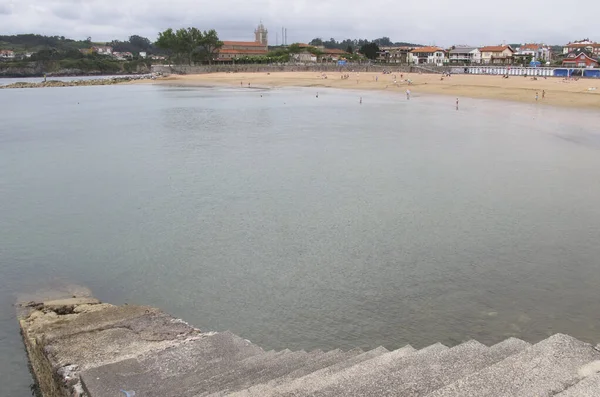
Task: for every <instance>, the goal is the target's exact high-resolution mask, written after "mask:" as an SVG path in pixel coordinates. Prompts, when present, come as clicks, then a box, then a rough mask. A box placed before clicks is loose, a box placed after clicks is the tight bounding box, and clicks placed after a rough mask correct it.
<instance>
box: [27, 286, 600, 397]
mask: <svg viewBox="0 0 600 397" xmlns="http://www.w3.org/2000/svg"><path fill="white" fill-rule="evenodd" d="M18 311H19V321H20V326H21V330H22V335H23V341H24V343H25V346H26V349H27V354H28V356H29V360H30V364H31V365H30V367H31V371H32V373H33V375H34V377H35V379H36V382H37V394H38V396H41V397H67V396H69V397H116V396H124V397H133V396H135V397H144V396H148V397H150V396H155V397H188V396H189V397H192V396H193V397H198V396H215V397H216V396H236V397H283V396H288V397H290V396H295V397H311V396H330V397H335V396H344V397H361V396H378V397H379V396H410V397H512V396H523V397H525V396H556V397H582V396H598V390H600V351H599V350H598V348H594V347H593V346H592V345H590V344H588V343H585V342H582V341H579V340H577V339H575V338H573V337H570V336H568V335H562V334H556V335H553V336H551V337H549V338H547V339H545V340H543V341H541V342H539V343H536V344H534V345H532V344H530V343H528V342H525V341H522V340H519V339H515V338H509V339H506V340H504V341H502V342H500V343H498V344H496V345H493V346H489V347H488V346H485V345H483V344H481V343H479V342H477V341H475V340H468V341H464V342H463V343H460V344H458V345H457V346H453V347H447V346H444V345H442V344H440V343H436V344H433V345H431V346H428V347H425V348H423V349H420V350H417V349H414V348H413V347H411V346H410V345H406V346H404V347H402V348H400V349H397V350H394V351H388V350H387V349H385V348H383V347H378V348H375V349H373V350H369V351H366V352H365V351H362V350H361V349H352V350H350V351H342V350H339V349H336V350H332V351H328V352H323V351H321V350H316V351H311V352H305V351H290V350H287V349H286V350H283V351H279V352H276V351H264V350H263V349H262V348H260V347H259V346H256V345H254V344H253V343H251V342H250V341H248V340H245V339H243V338H240V337H238V336H236V335H234V334H232V333H231V332H228V331H226V332H201V331H200V330H199V329H197V328H195V327H193V326H191V325H189V324H187V323H186V322H184V321H182V320H179V319H176V318H174V317H172V316H170V315H168V314H166V313H164V312H162V311H161V310H159V309H156V308H152V307H147V306H137V305H124V306H114V305H111V304H107V303H101V302H100V301H98V300H97V299H94V298H92V297H90V296H88V295H87V294H80V293H73V294H66V295H65V294H63V296H60V297H56V296H54V297H53V298H52V299H34V300H30V301H28V302H26V303H22V304H20V305H18Z"/></svg>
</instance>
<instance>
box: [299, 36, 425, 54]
mask: <svg viewBox="0 0 600 397" xmlns="http://www.w3.org/2000/svg"><path fill="white" fill-rule="evenodd" d="M371 43H375V44H377V45H378V46H382V47H385V46H413V47H421V45H420V44H411V43H405V42H392V40H390V38H389V37H380V38H378V39H375V40H367V39H345V40H342V41H337V40H336V39H334V38H330V39H329V40H327V41H325V40H323V39H322V38H320V37H317V38H314V39H312V40H311V41H310V43H309V44H310V45H313V46H323V47H325V48H330V49H333V48H337V49H339V50H345V51H348V49H354V48H361V47H362V46H364V45H367V44H371ZM348 52H350V51H348Z"/></svg>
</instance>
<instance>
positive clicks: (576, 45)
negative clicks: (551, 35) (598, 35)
mask: <svg viewBox="0 0 600 397" xmlns="http://www.w3.org/2000/svg"><path fill="white" fill-rule="evenodd" d="M565 47H568V48H585V47H592V48H600V43H591V44H584V43H569V44H567V45H566V46H565Z"/></svg>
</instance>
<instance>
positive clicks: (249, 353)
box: [81, 332, 265, 396]
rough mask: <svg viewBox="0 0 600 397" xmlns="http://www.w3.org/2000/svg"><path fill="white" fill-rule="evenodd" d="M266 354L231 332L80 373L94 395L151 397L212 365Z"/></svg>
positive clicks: (206, 335)
mask: <svg viewBox="0 0 600 397" xmlns="http://www.w3.org/2000/svg"><path fill="white" fill-rule="evenodd" d="M263 355H265V353H264V351H263V350H262V349H261V348H260V347H258V346H256V345H254V344H252V343H251V342H249V341H247V340H245V339H242V338H240V337H238V336H236V335H234V334H232V333H231V332H220V333H213V334H203V335H202V336H200V337H198V338H197V339H194V340H191V341H189V342H186V343H182V344H179V345H177V346H175V347H173V348H168V349H165V350H163V351H160V352H155V353H154V354H148V355H142V356H138V357H135V358H130V359H127V360H122V361H119V362H116V363H111V364H107V365H102V366H99V367H96V368H91V369H89V370H85V371H82V372H81V379H82V383H83V386H84V388H85V389H86V390H87V391H88V394H90V395H92V396H106V395H114V394H115V391H116V393H117V394H118V392H119V390H121V389H123V388H126V390H136V393H137V394H138V395H139V394H142V395H146V394H144V393H147V395H152V393H153V392H154V391H155V390H159V389H160V387H161V385H162V384H163V383H168V382H167V380H169V379H171V378H175V377H180V376H181V375H182V374H185V375H188V376H196V377H198V376H200V377H201V376H202V375H203V374H205V373H207V372H210V371H208V370H207V368H211V367H213V366H225V367H227V366H232V365H233V363H235V362H238V361H241V360H244V359H247V358H249V357H253V356H257V357H259V356H263Z"/></svg>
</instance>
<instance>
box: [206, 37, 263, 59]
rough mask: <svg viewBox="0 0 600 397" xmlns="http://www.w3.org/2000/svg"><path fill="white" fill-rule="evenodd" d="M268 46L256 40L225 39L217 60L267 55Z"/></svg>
mask: <svg viewBox="0 0 600 397" xmlns="http://www.w3.org/2000/svg"><path fill="white" fill-rule="evenodd" d="M268 52H269V51H268V50H267V46H265V45H264V44H262V43H260V42H256V41H223V46H222V47H221V48H219V50H218V53H217V61H232V60H234V59H236V58H244V57H254V56H261V55H267V53H268Z"/></svg>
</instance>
